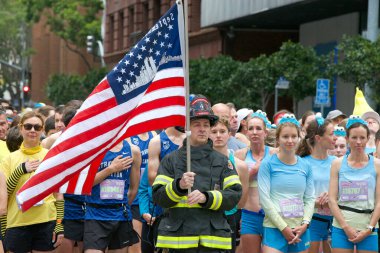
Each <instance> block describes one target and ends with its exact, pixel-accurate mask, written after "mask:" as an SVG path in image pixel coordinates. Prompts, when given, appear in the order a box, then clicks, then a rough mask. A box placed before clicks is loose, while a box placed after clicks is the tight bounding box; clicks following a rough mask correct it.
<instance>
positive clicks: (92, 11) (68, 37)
mask: <svg viewBox="0 0 380 253" xmlns="http://www.w3.org/2000/svg"><path fill="white" fill-rule="evenodd" d="M23 2H24V3H25V4H26V6H28V8H27V10H28V13H27V18H28V20H29V21H32V22H37V21H39V20H40V18H41V15H45V16H46V17H47V24H48V25H49V27H50V30H51V31H52V32H53V33H55V34H56V35H58V36H59V37H61V38H62V39H64V40H65V41H67V42H70V43H72V44H74V45H76V46H78V47H84V46H85V45H86V36H87V35H94V36H95V38H96V40H100V39H101V36H100V25H101V24H100V22H101V19H100V18H99V13H100V11H101V10H102V9H103V5H102V1H100V0H65V1H56V0H23Z"/></svg>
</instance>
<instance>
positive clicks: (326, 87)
mask: <svg viewBox="0 0 380 253" xmlns="http://www.w3.org/2000/svg"><path fill="white" fill-rule="evenodd" d="M314 103H315V104H316V105H323V106H329V105H330V80H329V79H318V80H317V94H316V96H315V101H314Z"/></svg>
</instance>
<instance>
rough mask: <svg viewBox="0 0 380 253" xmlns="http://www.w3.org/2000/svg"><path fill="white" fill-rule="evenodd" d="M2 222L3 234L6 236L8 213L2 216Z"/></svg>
mask: <svg viewBox="0 0 380 253" xmlns="http://www.w3.org/2000/svg"><path fill="white" fill-rule="evenodd" d="M0 223H1V235H2V237H3V238H4V237H5V230H6V229H7V215H6V214H5V215H3V216H0Z"/></svg>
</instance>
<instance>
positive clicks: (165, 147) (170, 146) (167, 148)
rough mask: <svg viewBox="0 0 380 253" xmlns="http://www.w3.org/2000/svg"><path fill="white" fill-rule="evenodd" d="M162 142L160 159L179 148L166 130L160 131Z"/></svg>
mask: <svg viewBox="0 0 380 253" xmlns="http://www.w3.org/2000/svg"><path fill="white" fill-rule="evenodd" d="M160 142H161V152H160V160H162V159H163V158H164V157H165V156H166V155H167V154H170V153H171V152H172V151H174V150H177V149H178V147H179V145H177V144H175V143H174V142H172V141H171V140H170V139H169V137H168V135H167V134H166V132H165V131H162V132H161V133H160Z"/></svg>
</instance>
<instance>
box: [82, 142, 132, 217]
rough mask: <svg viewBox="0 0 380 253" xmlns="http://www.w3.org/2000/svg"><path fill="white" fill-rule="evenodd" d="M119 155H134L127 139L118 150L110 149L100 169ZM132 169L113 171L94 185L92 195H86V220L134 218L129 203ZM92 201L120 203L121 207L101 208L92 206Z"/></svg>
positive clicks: (110, 203) (95, 202) (111, 203)
mask: <svg viewBox="0 0 380 253" xmlns="http://www.w3.org/2000/svg"><path fill="white" fill-rule="evenodd" d="M119 155H122V156H123V157H127V156H130V157H132V151H131V146H130V145H129V143H128V142H127V141H123V147H122V148H121V150H120V151H118V152H112V151H108V152H107V153H106V155H105V157H104V158H103V161H102V162H101V164H100V166H99V169H98V171H102V170H103V169H105V168H107V167H108V166H109V165H110V164H111V162H112V161H113V160H114V159H115V158H116V157H117V156H119ZM130 173H131V170H130V168H129V169H126V170H123V171H121V172H117V173H112V174H111V175H109V176H108V177H107V178H106V179H104V180H103V181H102V182H101V183H99V184H97V185H95V186H94V187H92V191H91V195H90V196H86V203H88V205H87V209H86V215H85V219H86V220H116V221H125V220H132V215H131V210H130V206H129V205H128V196H127V194H128V188H129V176H130ZM91 203H93V204H98V205H118V204H124V207H119V208H115V209H114V208H99V207H94V206H91Z"/></svg>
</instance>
